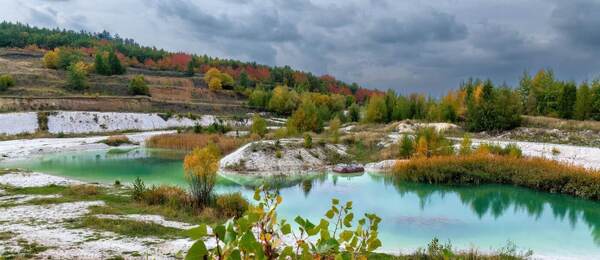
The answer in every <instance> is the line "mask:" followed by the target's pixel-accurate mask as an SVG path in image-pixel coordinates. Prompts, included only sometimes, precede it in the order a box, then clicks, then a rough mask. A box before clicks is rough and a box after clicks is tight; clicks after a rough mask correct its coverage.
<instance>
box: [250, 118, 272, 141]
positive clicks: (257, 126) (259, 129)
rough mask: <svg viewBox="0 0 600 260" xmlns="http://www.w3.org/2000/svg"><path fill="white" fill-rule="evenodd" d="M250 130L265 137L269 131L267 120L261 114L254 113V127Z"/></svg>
mask: <svg viewBox="0 0 600 260" xmlns="http://www.w3.org/2000/svg"><path fill="white" fill-rule="evenodd" d="M250 132H251V133H253V134H257V135H259V136H261V137H264V136H265V134H267V132H268V129H267V121H266V120H265V119H264V118H262V117H261V116H260V115H259V114H254V116H253V117H252V127H251V128H250Z"/></svg>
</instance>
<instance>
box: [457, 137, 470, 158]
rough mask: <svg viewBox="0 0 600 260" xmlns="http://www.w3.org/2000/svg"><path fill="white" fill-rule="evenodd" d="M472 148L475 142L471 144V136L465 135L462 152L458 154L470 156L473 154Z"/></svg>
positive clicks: (461, 143)
mask: <svg viewBox="0 0 600 260" xmlns="http://www.w3.org/2000/svg"><path fill="white" fill-rule="evenodd" d="M472 146H473V142H471V136H470V135H469V134H465V135H464V136H463V140H462V142H460V150H459V151H458V153H459V154H460V155H469V154H471V153H472V152H473V148H472Z"/></svg>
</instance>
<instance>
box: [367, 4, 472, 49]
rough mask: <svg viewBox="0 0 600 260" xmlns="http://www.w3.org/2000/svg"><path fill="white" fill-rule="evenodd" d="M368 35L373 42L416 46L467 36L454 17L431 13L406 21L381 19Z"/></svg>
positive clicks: (464, 27) (464, 28)
mask: <svg viewBox="0 0 600 260" xmlns="http://www.w3.org/2000/svg"><path fill="white" fill-rule="evenodd" d="M369 34H370V36H371V37H373V39H374V40H375V41H379V42H383V43H409V44H416V43H422V42H427V41H441V42H446V41H455V40H461V39H464V38H465V37H466V36H467V34H468V30H467V27H466V26H465V25H464V24H462V23H460V22H458V21H457V20H456V18H455V17H454V16H452V15H449V14H446V13H442V12H437V11H433V12H431V13H429V14H425V15H422V16H416V17H411V18H410V19H406V20H400V19H398V18H381V19H379V20H377V21H376V22H375V23H374V24H373V26H372V28H371V30H370V32H369Z"/></svg>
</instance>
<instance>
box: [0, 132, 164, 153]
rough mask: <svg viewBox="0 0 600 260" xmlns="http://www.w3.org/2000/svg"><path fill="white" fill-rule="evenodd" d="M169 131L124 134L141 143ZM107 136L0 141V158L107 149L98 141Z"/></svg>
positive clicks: (106, 146)
mask: <svg viewBox="0 0 600 260" xmlns="http://www.w3.org/2000/svg"><path fill="white" fill-rule="evenodd" d="M169 133H175V131H155V132H144V133H135V134H125V136H127V138H128V139H129V141H131V142H133V143H138V144H140V145H143V144H144V141H145V140H146V139H148V138H150V137H151V136H154V135H160V134H169ZM107 138H108V136H90V137H76V138H38V139H20V140H10V141H0V159H17V158H25V157H27V156H32V155H39V154H46V153H56V152H72V151H81V150H93V149H107V148H110V146H108V145H106V144H104V143H100V142H101V141H103V140H106V139H107Z"/></svg>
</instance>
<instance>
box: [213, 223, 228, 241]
mask: <svg viewBox="0 0 600 260" xmlns="http://www.w3.org/2000/svg"><path fill="white" fill-rule="evenodd" d="M213 232H214V233H215V234H216V235H217V236H218V237H219V239H221V240H223V239H224V238H225V226H224V225H217V226H216V227H215V228H213Z"/></svg>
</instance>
